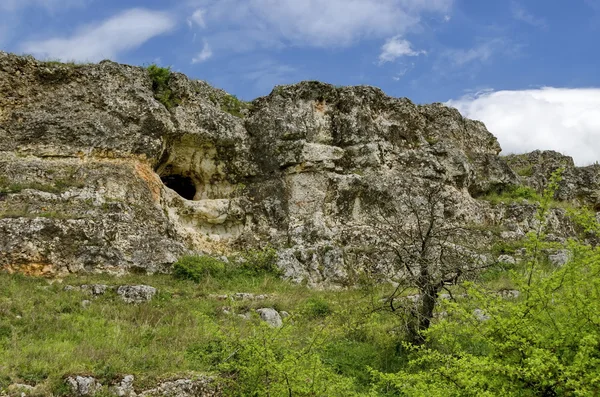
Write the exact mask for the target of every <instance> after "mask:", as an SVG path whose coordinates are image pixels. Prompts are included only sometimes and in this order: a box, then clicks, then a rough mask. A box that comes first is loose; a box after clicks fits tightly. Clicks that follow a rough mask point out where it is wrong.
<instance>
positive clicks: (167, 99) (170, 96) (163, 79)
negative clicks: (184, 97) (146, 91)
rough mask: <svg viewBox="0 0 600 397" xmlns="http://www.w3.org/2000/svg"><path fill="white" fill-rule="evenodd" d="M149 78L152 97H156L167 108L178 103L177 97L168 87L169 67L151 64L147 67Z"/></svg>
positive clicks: (169, 78)
mask: <svg viewBox="0 0 600 397" xmlns="http://www.w3.org/2000/svg"><path fill="white" fill-rule="evenodd" d="M147 70H148V74H149V75H150V79H151V80H152V90H153V91H154V97H155V98H156V99H158V101H159V102H160V103H162V104H163V105H164V106H165V107H166V108H167V109H169V110H170V109H172V108H173V107H175V106H177V105H178V104H179V101H180V100H179V98H177V96H176V95H175V93H174V92H173V90H172V89H171V88H169V81H170V80H171V68H170V67H166V68H165V67H160V66H157V65H156V64H152V65H150V66H148V68H147Z"/></svg>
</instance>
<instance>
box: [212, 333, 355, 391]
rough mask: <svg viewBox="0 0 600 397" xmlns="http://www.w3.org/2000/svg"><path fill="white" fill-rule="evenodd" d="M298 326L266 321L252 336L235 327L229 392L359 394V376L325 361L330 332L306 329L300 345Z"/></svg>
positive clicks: (226, 363) (226, 360)
mask: <svg viewBox="0 0 600 397" xmlns="http://www.w3.org/2000/svg"><path fill="white" fill-rule="evenodd" d="M291 331H292V329H291V328H287V327H284V328H283V329H273V328H271V327H269V326H268V325H266V324H265V323H260V324H259V326H258V329H257V330H256V331H255V332H253V333H252V334H251V335H250V336H248V337H245V338H239V337H237V338H236V337H235V336H234V332H235V331H234V332H230V333H228V334H229V337H228V346H227V348H226V350H225V352H226V353H227V354H228V355H227V356H226V357H223V360H222V361H221V364H220V365H219V370H220V371H221V373H223V374H225V375H228V376H225V377H224V378H223V382H224V384H223V387H224V389H225V390H224V395H227V396H339V397H342V396H343V397H345V396H356V395H357V393H356V392H355V385H354V382H353V379H351V378H347V377H344V376H341V375H339V374H338V373H336V372H335V371H334V370H333V369H332V368H331V367H329V366H327V365H325V363H324V362H323V360H322V359H321V357H320V355H319V354H318V347H320V346H322V345H323V344H325V343H326V342H327V340H328V337H329V335H328V334H327V332H324V331H322V330H321V331H316V332H314V333H313V332H311V333H309V334H306V335H305V336H304V337H303V338H302V339H305V340H303V341H302V343H301V344H300V345H298V342H299V340H298V339H299V338H298V337H293V336H292V334H291Z"/></svg>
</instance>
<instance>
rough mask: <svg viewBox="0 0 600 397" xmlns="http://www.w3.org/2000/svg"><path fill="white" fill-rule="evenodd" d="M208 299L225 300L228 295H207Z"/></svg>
mask: <svg viewBox="0 0 600 397" xmlns="http://www.w3.org/2000/svg"><path fill="white" fill-rule="evenodd" d="M208 297H209V298H210V299H216V300H218V301H226V300H227V299H229V295H208Z"/></svg>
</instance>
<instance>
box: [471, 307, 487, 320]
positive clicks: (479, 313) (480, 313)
mask: <svg viewBox="0 0 600 397" xmlns="http://www.w3.org/2000/svg"><path fill="white" fill-rule="evenodd" d="M473 315H474V316H475V318H476V319H477V320H479V321H487V320H489V319H490V318H491V317H490V316H488V315H487V314H485V312H484V311H483V310H481V309H475V310H473Z"/></svg>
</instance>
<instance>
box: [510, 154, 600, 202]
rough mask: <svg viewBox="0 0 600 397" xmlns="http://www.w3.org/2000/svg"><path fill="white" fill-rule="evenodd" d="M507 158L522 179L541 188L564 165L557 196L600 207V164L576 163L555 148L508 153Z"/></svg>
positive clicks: (531, 185)
mask: <svg viewBox="0 0 600 397" xmlns="http://www.w3.org/2000/svg"><path fill="white" fill-rule="evenodd" d="M505 159H506V161H507V163H508V165H509V166H510V167H511V168H512V169H513V170H514V171H515V173H517V174H518V175H519V176H520V179H521V183H523V184H525V185H527V186H530V187H532V188H534V189H536V190H538V191H541V190H543V188H544V187H545V186H546V185H547V183H548V181H549V179H550V176H551V174H552V172H554V171H555V170H557V169H558V168H563V169H564V171H563V173H562V181H561V182H560V185H559V188H558V191H557V192H556V197H557V198H558V199H559V200H571V201H577V202H580V203H584V204H588V205H591V206H593V207H594V208H595V210H596V211H600V164H598V163H596V164H593V165H589V166H586V167H576V166H575V164H574V162H573V159H572V158H571V157H569V156H565V155H562V154H560V153H558V152H555V151H552V150H546V151H540V150H536V151H533V152H531V153H527V154H519V155H510V156H506V157H505Z"/></svg>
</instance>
